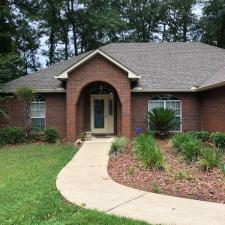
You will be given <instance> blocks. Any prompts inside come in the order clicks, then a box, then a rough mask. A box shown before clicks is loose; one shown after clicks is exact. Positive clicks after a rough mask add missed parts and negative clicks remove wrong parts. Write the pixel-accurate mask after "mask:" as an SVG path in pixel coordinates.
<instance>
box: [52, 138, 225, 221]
mask: <svg viewBox="0 0 225 225" xmlns="http://www.w3.org/2000/svg"><path fill="white" fill-rule="evenodd" d="M111 142H112V139H111V138H109V139H105V138H104V139H95V140H93V141H88V142H85V143H84V145H83V146H82V147H81V149H80V150H79V152H78V153H77V154H76V155H75V156H74V158H73V159H72V160H71V161H70V162H69V163H68V164H67V165H66V166H65V167H64V168H63V169H62V171H61V172H60V173H59V175H58V177H57V180H56V185H57V189H58V190H59V192H60V193H61V194H62V195H63V197H64V198H65V199H66V200H68V201H69V202H71V203H74V204H77V205H79V206H83V207H86V208H89V209H97V210H101V211H104V212H107V213H111V214H115V215H119V216H125V217H129V218H134V219H140V220H145V221H147V222H149V223H153V224H155V223H161V224H170V225H173V224H176V225H225V205H224V204H217V203H209V202H203V201H197V200H190V199H184V198H177V197H171V196H166V195H160V194H154V193H149V192H144V191H139V190H136V189H133V188H129V187H126V186H123V185H120V184H118V183H116V182H114V181H113V180H112V179H111V178H110V177H109V175H108V173H107V163H108V159H109V156H108V152H109V149H110V146H111Z"/></svg>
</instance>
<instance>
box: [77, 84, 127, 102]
mask: <svg viewBox="0 0 225 225" xmlns="http://www.w3.org/2000/svg"><path fill="white" fill-rule="evenodd" d="M94 83H103V84H104V83H105V84H107V85H109V86H111V87H112V88H113V89H114V90H115V91H116V93H117V95H118V97H119V100H120V102H121V99H120V96H123V95H122V93H121V91H120V89H119V90H118V89H117V88H116V87H115V86H114V85H115V84H114V85H113V84H111V83H109V82H108V81H104V80H94V81H89V82H86V83H85V85H84V86H81V87H80V88H78V89H77V93H79V94H78V95H75V104H77V101H78V99H79V97H80V95H81V94H82V92H83V90H85V88H86V87H88V86H89V85H91V84H94Z"/></svg>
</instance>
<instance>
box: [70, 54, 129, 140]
mask: <svg viewBox="0 0 225 225" xmlns="http://www.w3.org/2000/svg"><path fill="white" fill-rule="evenodd" d="M93 82H105V83H107V84H109V85H111V86H112V87H113V88H114V89H115V90H116V92H117V94H118V97H119V99H120V101H121V112H122V113H121V121H122V122H121V123H122V125H121V134H122V135H125V136H128V137H130V134H131V133H130V131H131V92H130V81H129V79H128V76H127V73H126V72H124V71H123V70H121V69H120V68H118V67H117V66H115V65H114V64H112V63H111V62H109V61H108V60H106V59H104V58H103V57H102V56H100V55H97V56H95V57H94V58H92V59H91V60H89V61H88V62H86V63H85V64H83V65H82V66H80V67H79V68H77V69H76V70H74V71H73V72H71V73H70V74H69V78H68V81H67V140H68V141H70V142H73V141H74V140H75V139H76V138H77V137H78V133H79V131H80V124H79V123H78V122H77V121H78V120H79V121H83V118H81V116H82V115H83V114H82V112H80V111H79V105H78V104H79V102H78V99H79V96H80V93H82V90H83V89H84V88H85V87H86V86H87V85H89V84H91V83H93ZM81 114H82V115H81Z"/></svg>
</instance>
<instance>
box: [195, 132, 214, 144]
mask: <svg viewBox="0 0 225 225" xmlns="http://www.w3.org/2000/svg"><path fill="white" fill-rule="evenodd" d="M192 134H193V135H194V136H195V137H196V138H197V139H198V140H200V141H202V142H203V143H206V142H209V141H210V140H211V138H210V135H211V134H210V133H209V132H208V131H197V132H193V133H192Z"/></svg>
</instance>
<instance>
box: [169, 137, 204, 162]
mask: <svg viewBox="0 0 225 225" xmlns="http://www.w3.org/2000/svg"><path fill="white" fill-rule="evenodd" d="M172 145H173V147H174V148H175V149H176V150H177V151H178V152H180V153H181V154H182V155H183V156H184V158H185V160H187V161H189V162H192V161H196V160H197V159H198V157H199V155H200V151H201V142H200V141H199V140H198V139H197V138H196V137H195V136H194V135H193V134H192V133H178V134H176V135H174V136H173V138H172Z"/></svg>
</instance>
